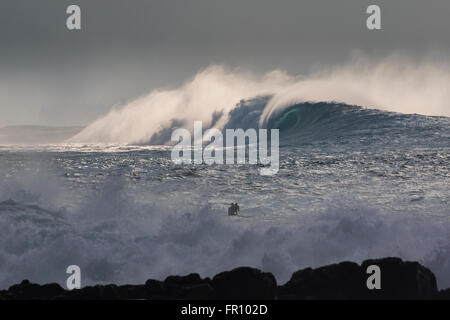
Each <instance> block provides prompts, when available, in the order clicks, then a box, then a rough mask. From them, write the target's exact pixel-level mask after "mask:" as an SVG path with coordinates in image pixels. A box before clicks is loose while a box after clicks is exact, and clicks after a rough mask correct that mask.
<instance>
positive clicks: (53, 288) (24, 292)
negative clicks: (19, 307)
mask: <svg viewBox="0 0 450 320" xmlns="http://www.w3.org/2000/svg"><path fill="white" fill-rule="evenodd" d="M8 292H9V293H10V295H11V297H13V298H14V299H24V300H30V299H50V298H52V297H55V296H58V295H61V294H64V292H65V290H64V289H63V288H61V286H60V285H59V284H57V283H50V284H44V285H42V286H41V285H39V284H35V283H30V281H28V280H23V281H22V282H21V283H20V284H16V285H13V286H11V287H10V288H9V289H8Z"/></svg>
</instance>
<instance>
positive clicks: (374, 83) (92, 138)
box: [70, 56, 450, 144]
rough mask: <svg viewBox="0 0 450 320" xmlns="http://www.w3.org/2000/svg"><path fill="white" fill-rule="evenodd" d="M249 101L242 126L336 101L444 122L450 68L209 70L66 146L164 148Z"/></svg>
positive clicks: (399, 63)
mask: <svg viewBox="0 0 450 320" xmlns="http://www.w3.org/2000/svg"><path fill="white" fill-rule="evenodd" d="M261 97H264V99H261ZM255 100H256V101H259V103H260V105H259V107H258V108H257V109H258V110H257V111H256V112H255V108H249V109H242V108H241V110H240V116H241V117H242V118H243V120H242V119H241V120H240V124H241V125H242V127H250V125H251V126H253V127H256V126H259V127H262V126H265V125H267V124H268V123H270V124H271V125H273V126H275V127H276V126H277V125H281V126H284V125H287V123H290V124H293V122H295V121H296V119H297V120H298V119H303V118H305V117H306V118H308V117H313V116H318V113H320V112H321V111H323V109H321V111H320V112H315V111H314V110H312V108H311V106H313V105H314V104H315V103H335V104H336V102H338V103H339V104H346V105H357V106H362V107H364V108H369V109H377V110H382V111H391V112H396V113H403V114H413V113H416V114H421V115H429V116H446V117H448V116H450V108H449V106H448V102H449V101H450V68H449V67H448V66H447V65H444V64H442V63H431V62H420V63H417V62H411V61H407V60H406V59H403V58H401V57H398V56H397V57H390V58H387V59H385V60H383V61H381V62H379V63H377V64H370V63H366V62H363V61H361V60H358V61H353V62H352V63H349V64H348V65H346V66H343V67H339V68H335V69H333V70H329V71H324V72H320V73H315V74H312V75H309V76H307V77H294V76H291V75H289V74H287V73H286V72H283V71H279V70H275V71H272V72H270V73H268V74H266V75H264V76H261V77H258V76H254V75H252V74H250V73H248V72H243V71H240V70H237V71H230V70H227V69H226V68H225V67H223V66H217V65H215V66H210V67H208V68H206V69H205V70H203V71H201V72H199V73H198V74H197V75H196V76H195V77H193V78H192V79H190V80H189V81H187V82H186V83H185V84H184V85H183V86H181V87H180V88H178V89H172V90H163V89H158V90H154V91H152V92H151V93H149V94H148V95H147V96H144V97H140V98H138V99H136V100H134V101H132V102H130V103H128V104H126V105H125V106H122V107H120V108H115V109H113V110H111V111H110V112H109V113H108V114H107V115H105V116H103V117H101V118H100V119H98V120H96V121H94V122H93V123H92V124H91V125H89V126H88V127H87V128H85V129H84V130H83V131H82V132H81V133H79V134H77V135H76V136H74V137H73V138H72V139H70V141H71V142H88V143H122V144H123V143H127V144H165V143H167V141H168V139H167V136H168V135H169V134H170V132H171V130H172V129H173V128H176V127H184V128H187V129H192V127H193V122H194V120H201V121H203V124H204V128H206V127H216V128H219V129H223V128H225V127H227V126H228V127H230V125H231V123H233V122H232V121H231V120H232V118H233V114H232V112H233V111H235V110H236V109H237V108H239V107H242V105H243V101H255ZM302 103H308V107H307V108H302V110H300V109H299V108H297V109H292V108H291V107H292V106H294V105H298V104H302ZM286 108H291V109H290V111H289V112H288V113H285V114H284V115H283V119H278V120H279V121H285V122H284V123H277V121H274V114H276V115H279V114H280V112H281V111H282V110H284V109H286ZM306 109H311V110H309V112H310V115H309V116H308V115H306V116H305V115H304V113H305V112H306V111H305V110H306ZM341 109H342V108H341ZM300 113H302V116H301V117H300V118H299V116H300ZM246 120H248V121H249V122H246ZM230 121H231V122H230ZM302 123H303V121H302Z"/></svg>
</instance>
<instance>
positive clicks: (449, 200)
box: [0, 97, 450, 289]
mask: <svg viewBox="0 0 450 320" xmlns="http://www.w3.org/2000/svg"><path fill="white" fill-rule="evenodd" d="M268 101H269V97H258V98H255V99H250V100H247V101H241V103H239V104H238V105H237V106H236V107H235V108H234V109H233V110H231V111H230V112H229V114H228V118H227V119H228V122H227V123H226V124H225V125H224V126H223V129H225V128H243V129H246V128H258V127H264V128H279V129H280V145H281V146H280V169H279V172H278V173H277V174H276V175H274V176H261V175H260V174H259V172H258V168H259V166H258V165H249V164H246V165H212V166H208V165H175V164H174V163H172V161H171V159H170V153H171V147H170V146H168V145H167V143H168V141H169V139H170V133H171V130H165V131H164V130H161V131H160V132H159V133H158V134H157V135H153V136H152V137H151V139H149V140H148V141H147V143H139V144H134V145H133V144H130V143H127V144H121V143H102V144H99V143H75V142H70V143H69V142H67V143H59V144H46V145H36V144H35V145H15V144H9V145H2V146H0V288H2V289H3V288H6V287H8V286H9V285H11V284H13V283H17V282H19V281H21V280H23V279H29V280H30V281H35V282H39V283H46V282H59V283H60V284H62V285H65V281H66V278H67V276H68V275H66V273H65V271H66V268H67V266H68V265H72V264H76V265H79V266H80V267H81V270H82V285H83V286H84V285H89V284H94V283H121V284H122V283H143V282H144V281H145V280H147V279H148V278H157V279H163V278H164V277H166V276H167V275H170V274H187V273H190V272H197V273H200V275H201V276H203V277H206V276H211V275H213V274H215V273H217V272H220V271H223V270H227V269H231V268H234V267H237V266H242V265H247V266H253V267H257V268H260V269H263V270H264V271H269V272H272V273H274V275H275V276H276V278H277V280H278V282H279V283H283V282H285V281H287V280H288V277H289V276H290V275H291V273H292V272H293V271H295V270H298V269H301V268H305V267H316V266H320V265H324V264H329V263H335V262H339V261H342V260H351V261H356V262H360V261H362V260H364V259H367V258H377V257H384V256H399V257H402V258H404V259H408V260H418V261H420V262H421V263H423V264H425V265H426V266H428V267H429V268H431V269H432V271H433V272H434V273H435V274H436V276H437V278H438V284H439V286H440V287H448V286H450V192H449V191H450V166H449V164H450V118H448V117H437V116H424V115H417V114H400V113H393V112H387V111H380V110H375V109H368V108H361V107H358V106H351V105H345V104H337V103H297V104H293V105H291V106H289V107H287V108H284V109H282V110H280V111H277V112H273V113H271V114H270V115H269V116H268V117H266V120H265V121H264V122H261V117H263V113H264V109H265V107H266V104H267V103H268ZM231 202H238V203H239V205H240V208H241V216H237V217H229V216H227V208H228V206H229V204H230V203H231Z"/></svg>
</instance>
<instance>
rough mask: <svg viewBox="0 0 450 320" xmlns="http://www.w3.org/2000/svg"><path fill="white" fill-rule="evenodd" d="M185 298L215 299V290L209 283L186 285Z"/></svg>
mask: <svg viewBox="0 0 450 320" xmlns="http://www.w3.org/2000/svg"><path fill="white" fill-rule="evenodd" d="M185 299H191V300H213V299H216V291H215V290H214V288H213V287H212V285H211V284H209V283H203V284H198V285H194V286H188V287H186V288H185Z"/></svg>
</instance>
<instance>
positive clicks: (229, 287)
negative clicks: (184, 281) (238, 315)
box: [213, 267, 277, 300]
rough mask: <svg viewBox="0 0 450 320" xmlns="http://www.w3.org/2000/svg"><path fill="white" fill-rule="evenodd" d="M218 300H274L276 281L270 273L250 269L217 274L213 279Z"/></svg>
mask: <svg viewBox="0 0 450 320" xmlns="http://www.w3.org/2000/svg"><path fill="white" fill-rule="evenodd" d="M213 283H214V287H215V289H216V293H217V298H218V299H237V300H244V299H263V300H270V299H274V298H275V294H276V290H277V281H276V280H275V277H274V276H273V275H272V274H271V273H265V272H261V271H260V270H258V269H254V268H250V267H240V268H236V269H233V270H231V271H226V272H222V273H219V274H218V275H216V276H215V277H214V278H213Z"/></svg>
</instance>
